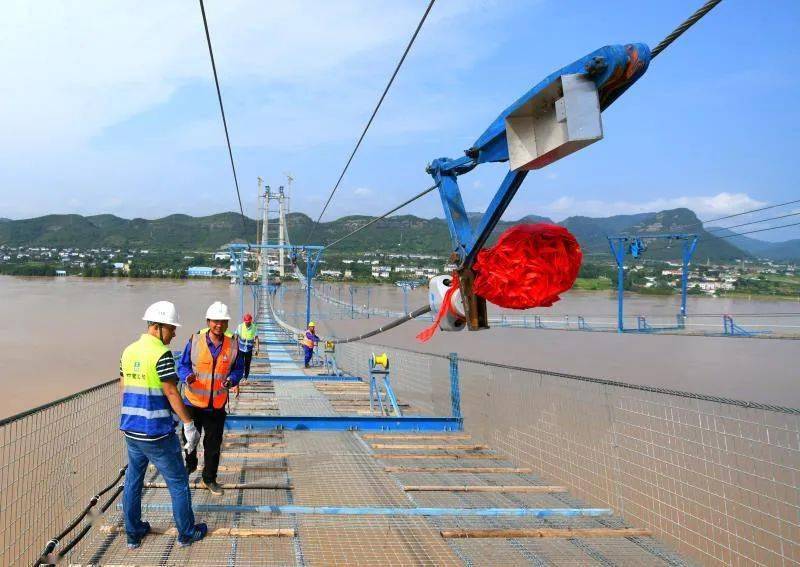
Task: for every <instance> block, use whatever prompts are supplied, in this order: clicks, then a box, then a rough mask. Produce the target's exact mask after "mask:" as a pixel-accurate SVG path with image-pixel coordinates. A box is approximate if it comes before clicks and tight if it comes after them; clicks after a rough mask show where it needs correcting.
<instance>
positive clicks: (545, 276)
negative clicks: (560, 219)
mask: <svg viewBox="0 0 800 567" xmlns="http://www.w3.org/2000/svg"><path fill="white" fill-rule="evenodd" d="M582 257H583V254H582V253H581V247H580V245H579V244H578V241H577V240H575V237H574V236H573V235H572V234H571V233H570V232H569V231H568V230H567V229H566V228H564V227H562V226H557V225H553V224H543V223H542V224H522V225H517V226H514V227H511V228H509V229H508V230H506V231H505V232H504V233H503V234H502V235H501V236H500V238H499V240H498V241H497V244H495V245H494V246H492V247H491V248H485V249H483V250H481V251H480V252H479V253H478V259H477V260H476V262H475V265H474V270H475V272H476V276H475V284H474V287H473V289H474V291H475V293H476V294H477V295H479V296H481V297H483V298H485V299H486V300H487V301H489V302H490V303H493V304H495V305H499V306H500V307H508V308H510V309H530V308H531V307H550V306H551V305H553V303H555V302H556V301H558V300H559V299H560V297H559V294H560V293H563V292H565V291H567V290H568V289H570V288H571V287H572V286H573V284H574V283H575V278H577V277H578V271H579V270H580V268H581V259H582Z"/></svg>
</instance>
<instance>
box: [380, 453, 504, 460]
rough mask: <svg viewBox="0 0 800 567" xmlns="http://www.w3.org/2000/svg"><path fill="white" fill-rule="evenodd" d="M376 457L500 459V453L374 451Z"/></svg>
mask: <svg viewBox="0 0 800 567" xmlns="http://www.w3.org/2000/svg"><path fill="white" fill-rule="evenodd" d="M372 456H373V457H375V458H376V459H499V458H500V457H499V456H498V455H492V454H478V453H464V454H457V453H438V454H436V455H420V454H417V453H409V454H407V455H403V454H401V453H373V455H372Z"/></svg>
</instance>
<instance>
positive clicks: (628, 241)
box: [606, 233, 698, 333]
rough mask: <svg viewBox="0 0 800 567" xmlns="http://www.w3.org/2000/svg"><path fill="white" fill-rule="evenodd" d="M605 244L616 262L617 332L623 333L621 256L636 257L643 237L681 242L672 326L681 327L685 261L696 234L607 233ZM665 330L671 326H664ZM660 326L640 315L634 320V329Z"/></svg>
mask: <svg viewBox="0 0 800 567" xmlns="http://www.w3.org/2000/svg"><path fill="white" fill-rule="evenodd" d="M606 238H607V239H608V246H609V248H610V249H611V256H613V257H614V261H615V262H616V263H617V332H618V333H624V332H625V331H626V330H627V329H625V322H624V310H625V308H624V302H625V256H626V254H631V255H632V256H633V257H634V258H638V257H639V256H640V255H641V254H642V253H643V252H644V251H645V250H646V249H647V247H646V244H645V241H647V240H668V241H669V240H677V241H679V242H681V265H682V269H681V307H680V312H679V313H678V319H677V325H676V327H675V328H678V329H683V328H684V327H685V324H686V315H687V313H686V294H687V289H688V281H689V264H690V263H691V261H692V255H694V252H695V250H696V249H697V240H698V236H697V235H696V234H683V233H672V234H628V235H616V236H607V237H606ZM664 328H665V329H668V328H672V327H664ZM659 329H661V328H660V327H651V326H649V325H648V324H647V322H646V321H643V320H642V317H639V318H638V319H637V323H636V330H637V331H639V332H651V331H657V330H659Z"/></svg>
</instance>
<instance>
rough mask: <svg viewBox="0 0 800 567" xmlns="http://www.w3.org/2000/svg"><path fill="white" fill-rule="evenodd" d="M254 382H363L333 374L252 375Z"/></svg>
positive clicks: (250, 378) (359, 379)
mask: <svg viewBox="0 0 800 567" xmlns="http://www.w3.org/2000/svg"><path fill="white" fill-rule="evenodd" d="M248 379H249V380H250V381H252V382H270V381H273V382H283V381H286V380H293V381H295V382H362V380H361V378H359V377H358V376H337V375H332V374H317V375H314V376H306V375H299V376H294V375H290V374H251V375H250V377H249V378H248Z"/></svg>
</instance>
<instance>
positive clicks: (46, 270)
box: [0, 263, 56, 276]
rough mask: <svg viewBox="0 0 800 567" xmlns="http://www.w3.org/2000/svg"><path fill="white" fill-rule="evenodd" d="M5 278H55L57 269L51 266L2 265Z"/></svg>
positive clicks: (1, 269) (37, 264) (0, 266)
mask: <svg viewBox="0 0 800 567" xmlns="http://www.w3.org/2000/svg"><path fill="white" fill-rule="evenodd" d="M0 274H2V275H4V276H55V275H56V267H55V266H51V265H49V264H40V263H30V264H0Z"/></svg>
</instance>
